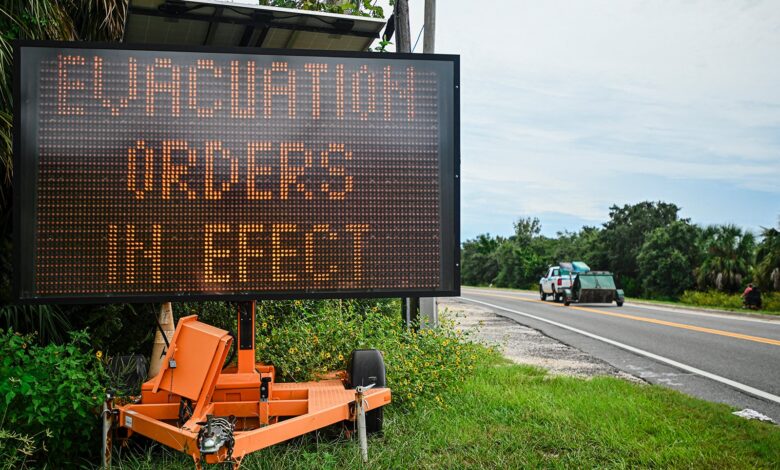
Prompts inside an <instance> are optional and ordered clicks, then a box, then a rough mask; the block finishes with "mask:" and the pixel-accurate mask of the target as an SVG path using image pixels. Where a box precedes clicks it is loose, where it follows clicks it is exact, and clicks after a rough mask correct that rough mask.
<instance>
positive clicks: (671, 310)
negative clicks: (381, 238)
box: [462, 288, 780, 326]
mask: <svg viewBox="0 0 780 470" xmlns="http://www.w3.org/2000/svg"><path fill="white" fill-rule="evenodd" d="M462 291H463V292H464V293H468V292H469V291H470V292H473V293H475V294H485V295H490V294H495V293H497V292H498V293H502V294H514V295H516V296H518V297H534V298H538V297H539V294H536V293H531V292H517V291H510V290H495V289H494V290H484V289H470V288H465V289H462ZM624 306H626V307H633V308H640V309H645V310H657V311H659V312H666V313H678V314H681V315H695V316H698V317H710V318H711V317H715V318H722V319H723V320H735V321H743V322H749V323H764V324H767V325H773V326H780V317H778V319H777V320H775V319H763V318H754V317H749V316H740V314H739V313H734V314H733V315H729V314H724V313H718V312H697V311H694V310H692V309H686V308H685V307H684V306H682V307H679V308H677V307H674V306H671V305H670V306H668V307H667V306H661V305H647V304H643V303H635V302H626V303H625V304H624Z"/></svg>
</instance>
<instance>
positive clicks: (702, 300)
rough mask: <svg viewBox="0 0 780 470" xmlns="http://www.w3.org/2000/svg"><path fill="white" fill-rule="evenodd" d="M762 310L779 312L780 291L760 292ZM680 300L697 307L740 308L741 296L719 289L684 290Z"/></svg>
mask: <svg viewBox="0 0 780 470" xmlns="http://www.w3.org/2000/svg"><path fill="white" fill-rule="evenodd" d="M761 300H762V303H763V308H762V310H764V311H770V312H780V293H778V292H770V293H766V292H764V293H762V294H761ZM680 301H681V302H682V303H684V304H688V305H696V306H699V307H714V308H742V297H740V295H739V294H727V293H725V292H720V291H715V290H711V291H707V292H698V291H685V292H684V293H683V295H682V297H680Z"/></svg>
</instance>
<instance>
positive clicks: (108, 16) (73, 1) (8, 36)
mask: <svg viewBox="0 0 780 470" xmlns="http://www.w3.org/2000/svg"><path fill="white" fill-rule="evenodd" d="M126 12H127V0H89V1H81V0H24V1H21V0H17V1H11V2H3V3H2V5H0V165H1V168H0V185H2V187H3V194H2V195H0V198H2V200H0V203H2V204H3V205H4V204H5V203H6V201H7V195H8V194H7V191H8V189H9V188H10V184H11V175H12V174H13V167H12V163H11V162H12V155H13V148H12V137H11V135H12V134H11V126H12V116H13V111H12V110H13V92H12V77H13V75H12V70H13V49H12V47H11V41H12V40H14V39H49V40H62V41H75V40H89V41H116V40H119V39H120V38H121V37H122V31H123V30H124V24H125V13H126Z"/></svg>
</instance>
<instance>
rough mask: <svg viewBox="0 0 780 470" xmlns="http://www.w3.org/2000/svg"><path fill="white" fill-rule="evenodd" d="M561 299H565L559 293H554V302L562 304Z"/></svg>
mask: <svg viewBox="0 0 780 470" xmlns="http://www.w3.org/2000/svg"><path fill="white" fill-rule="evenodd" d="M561 297H563V296H562V295H561V294H559V293H557V292H556V293H554V294H553V302H560V301H561Z"/></svg>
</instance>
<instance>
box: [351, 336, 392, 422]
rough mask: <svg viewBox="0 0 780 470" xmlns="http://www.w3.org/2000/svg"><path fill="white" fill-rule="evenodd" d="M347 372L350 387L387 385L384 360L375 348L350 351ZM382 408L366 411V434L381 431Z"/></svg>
mask: <svg viewBox="0 0 780 470" xmlns="http://www.w3.org/2000/svg"><path fill="white" fill-rule="evenodd" d="M347 372H348V373H349V377H348V381H349V386H350V388H355V387H357V386H358V385H362V386H364V387H365V386H368V385H371V384H374V386H375V387H386V386H387V376H386V373H385V361H384V359H383V358H382V353H381V352H379V351H378V350H376V349H356V350H354V351H352V356H350V358H349V365H348V366H347ZM383 410H384V408H382V407H380V408H377V409H375V410H371V411H369V412H367V413H366V432H367V433H368V434H377V433H380V432H382V422H383V421H384V412H383Z"/></svg>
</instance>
